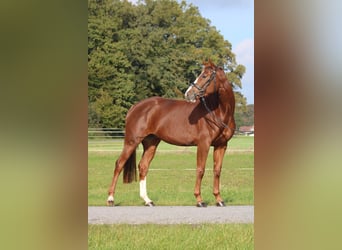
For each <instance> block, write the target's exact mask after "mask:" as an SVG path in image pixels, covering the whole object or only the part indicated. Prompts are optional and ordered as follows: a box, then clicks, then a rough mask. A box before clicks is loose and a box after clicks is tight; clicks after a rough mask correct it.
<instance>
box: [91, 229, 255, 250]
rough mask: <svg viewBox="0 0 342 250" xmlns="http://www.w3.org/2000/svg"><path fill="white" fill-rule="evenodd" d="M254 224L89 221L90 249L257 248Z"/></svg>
mask: <svg viewBox="0 0 342 250" xmlns="http://www.w3.org/2000/svg"><path fill="white" fill-rule="evenodd" d="M253 234H254V229H253V224H218V225H211V224H203V225H151V224H149V225H88V249H156V250H159V249H180V250H183V249H196V250H198V249H245V250H248V249H254V236H253Z"/></svg>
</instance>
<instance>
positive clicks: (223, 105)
mask: <svg viewBox="0 0 342 250" xmlns="http://www.w3.org/2000/svg"><path fill="white" fill-rule="evenodd" d="M228 84H229V83H228V82H226V83H224V84H222V85H221V86H220V87H219V88H218V99H219V110H220V111H221V113H223V114H226V113H227V112H228V110H231V109H232V108H234V107H235V101H234V99H233V98H234V93H233V90H232V89H231V87H230V86H229V85H228Z"/></svg>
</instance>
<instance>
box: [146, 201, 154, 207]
mask: <svg viewBox="0 0 342 250" xmlns="http://www.w3.org/2000/svg"><path fill="white" fill-rule="evenodd" d="M145 206H146V207H154V206H155V205H154V203H153V201H151V202H148V203H146V204H145Z"/></svg>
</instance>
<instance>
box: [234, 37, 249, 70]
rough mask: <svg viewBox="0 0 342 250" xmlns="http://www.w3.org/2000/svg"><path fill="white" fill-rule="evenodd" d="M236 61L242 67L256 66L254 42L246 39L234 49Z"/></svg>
mask: <svg viewBox="0 0 342 250" xmlns="http://www.w3.org/2000/svg"><path fill="white" fill-rule="evenodd" d="M233 52H234V53H235V55H236V61H237V63H238V64H242V65H254V40H253V39H245V40H243V41H242V42H240V43H239V44H238V45H237V46H236V48H235V49H234V48H233Z"/></svg>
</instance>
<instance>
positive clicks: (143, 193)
mask: <svg viewBox="0 0 342 250" xmlns="http://www.w3.org/2000/svg"><path fill="white" fill-rule="evenodd" d="M159 142H160V139H159V138H158V137H156V136H154V135H149V136H147V137H146V138H145V139H144V140H143V141H142V144H143V146H144V153H143V155H142V158H141V160H140V162H139V184H140V197H141V198H142V199H143V200H144V201H145V205H146V206H154V204H153V202H152V200H151V199H150V198H149V197H148V196H147V189H146V176H147V173H148V168H149V166H150V163H151V161H152V159H153V157H154V155H155V152H156V150H157V147H158V144H159Z"/></svg>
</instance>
